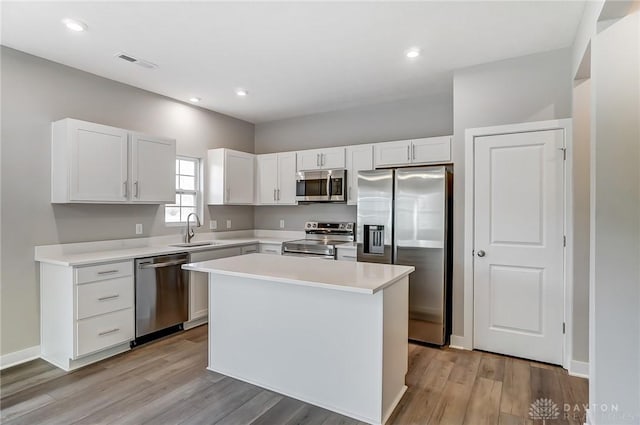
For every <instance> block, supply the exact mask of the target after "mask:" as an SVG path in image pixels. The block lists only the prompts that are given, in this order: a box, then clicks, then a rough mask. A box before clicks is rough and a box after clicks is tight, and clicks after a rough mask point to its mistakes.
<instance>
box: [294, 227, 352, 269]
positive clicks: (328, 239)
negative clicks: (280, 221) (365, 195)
mask: <svg viewBox="0 0 640 425" xmlns="http://www.w3.org/2000/svg"><path fill="white" fill-rule="evenodd" d="M354 230H355V224H354V223H318V222H315V221H308V222H307V223H306V224H305V225H304V231H305V233H306V237H305V239H298V240H295V241H289V242H285V243H284V244H282V255H291V256H296V257H317V258H326V259H327V260H335V259H336V245H339V244H343V243H346V242H353V240H354Z"/></svg>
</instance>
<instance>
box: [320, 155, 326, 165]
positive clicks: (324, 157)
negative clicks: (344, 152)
mask: <svg viewBox="0 0 640 425" xmlns="http://www.w3.org/2000/svg"><path fill="white" fill-rule="evenodd" d="M320 158H321V159H322V160H321V161H320V165H322V166H323V167H324V163H325V161H326V160H327V155H325V154H323V153H321V154H320Z"/></svg>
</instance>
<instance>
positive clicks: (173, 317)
mask: <svg viewBox="0 0 640 425" xmlns="http://www.w3.org/2000/svg"><path fill="white" fill-rule="evenodd" d="M188 262H189V254H186V253H181V254H171V255H163V256H159V257H147V258H139V259H137V260H136V261H135V266H136V342H135V343H134V345H136V344H138V343H143V342H146V341H148V340H151V339H155V337H160V336H162V335H164V334H166V333H169V332H171V331H173V330H178V329H182V324H183V323H184V322H186V321H187V320H189V272H188V271H186V270H182V265H183V264H186V263H188ZM163 331H165V332H164V333H163Z"/></svg>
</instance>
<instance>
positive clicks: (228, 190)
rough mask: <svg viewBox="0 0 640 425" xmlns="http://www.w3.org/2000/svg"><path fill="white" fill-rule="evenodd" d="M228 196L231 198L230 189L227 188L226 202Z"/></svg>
mask: <svg viewBox="0 0 640 425" xmlns="http://www.w3.org/2000/svg"><path fill="white" fill-rule="evenodd" d="M229 198H231V189H230V188H227V202H229Z"/></svg>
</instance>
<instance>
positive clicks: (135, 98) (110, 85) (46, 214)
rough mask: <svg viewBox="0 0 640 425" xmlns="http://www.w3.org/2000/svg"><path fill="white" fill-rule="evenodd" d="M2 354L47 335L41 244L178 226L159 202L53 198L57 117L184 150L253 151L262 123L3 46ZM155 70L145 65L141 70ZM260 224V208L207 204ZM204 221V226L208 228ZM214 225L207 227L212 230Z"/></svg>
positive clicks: (239, 224) (243, 224)
mask: <svg viewBox="0 0 640 425" xmlns="http://www.w3.org/2000/svg"><path fill="white" fill-rule="evenodd" d="M1 60H2V76H1V78H2V81H1V84H2V87H1V88H2V173H1V174H2V207H1V208H2V224H1V231H2V251H1V252H2V271H1V281H2V287H1V289H0V295H1V298H2V305H1V307H2V315H1V322H2V325H1V326H2V328H1V333H2V337H1V345H2V347H1V350H0V352H1V354H6V353H10V352H14V351H18V350H21V349H25V348H27V347H31V346H35V345H38V344H39V339H40V337H39V295H38V280H37V279H38V276H37V272H36V263H35V262H34V261H33V255H34V251H33V247H34V246H36V245H45V244H55V243H66V242H80V241H92V240H105V239H118V238H133V237H136V236H135V234H134V233H135V232H134V230H135V224H136V223H142V224H143V226H144V235H143V236H150V235H160V234H171V233H179V232H180V229H179V228H175V227H170V228H168V227H165V225H164V219H163V215H164V208H163V207H159V206H153V205H52V204H51V203H50V193H49V192H50V189H49V188H50V140H51V136H50V131H51V130H50V124H51V122H52V121H55V120H58V119H61V118H65V117H73V118H78V119H82V120H87V121H93V122H98V123H102V124H107V125H113V126H117V127H123V128H127V129H132V130H138V131H142V132H147V133H150V134H155V135H160V136H167V137H173V138H176V139H177V150H178V154H182V155H190V156H197V157H206V151H207V149H210V148H215V147H232V148H235V149H239V150H245V151H249V152H253V144H254V126H253V124H251V123H248V122H245V121H241V120H237V119H234V118H231V117H228V116H225V115H221V114H217V113H214V112H211V111H207V110H204V109H200V108H196V107H193V106H190V105H187V104H183V103H180V102H176V101H174V100H171V99H168V98H166V97H163V96H160V95H156V94H153V93H149V92H146V91H143V90H139V89H136V88H133V87H131V86H127V85H124V84H120V83H117V82H114V81H111V80H107V79H104V78H101V77H97V76H95V75H92V74H88V73H86V72H83V71H79V70H76V69H73V68H69V67H66V66H63V65H59V64H56V63H53V62H49V61H46V60H44V59H40V58H37V57H35V56H30V55H27V54H24V53H21V52H18V51H16V50H12V49H8V48H5V47H2V50H1ZM141 72H146V71H141ZM209 217H214V218H217V219H218V220H222V221H224V220H226V218H233V225H234V226H233V227H234V229H241V228H253V208H252V207H207V208H205V217H204V218H205V222H206V220H208V219H209ZM202 230H205V229H204V228H203V229H202ZM206 231H208V229H207V230H206Z"/></svg>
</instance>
